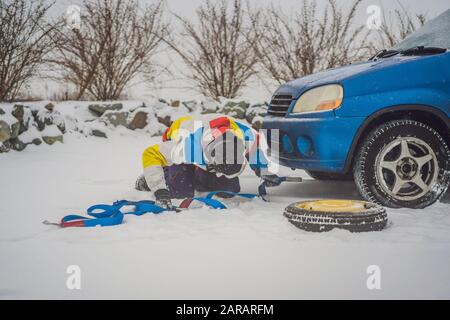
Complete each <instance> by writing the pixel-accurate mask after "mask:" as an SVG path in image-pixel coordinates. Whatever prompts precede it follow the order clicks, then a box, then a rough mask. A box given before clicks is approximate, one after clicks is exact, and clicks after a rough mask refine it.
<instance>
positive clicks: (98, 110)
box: [88, 103, 123, 117]
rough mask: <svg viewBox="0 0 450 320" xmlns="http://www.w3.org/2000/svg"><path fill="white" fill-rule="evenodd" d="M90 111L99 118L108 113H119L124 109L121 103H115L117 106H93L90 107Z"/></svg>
mask: <svg viewBox="0 0 450 320" xmlns="http://www.w3.org/2000/svg"><path fill="white" fill-rule="evenodd" d="M88 109H89V111H90V112H91V113H92V114H93V115H95V116H97V117H101V116H103V115H104V114H105V112H106V111H119V110H122V109H123V105H122V104H121V103H115V104H105V105H100V104H92V105H90V106H89V107H88Z"/></svg>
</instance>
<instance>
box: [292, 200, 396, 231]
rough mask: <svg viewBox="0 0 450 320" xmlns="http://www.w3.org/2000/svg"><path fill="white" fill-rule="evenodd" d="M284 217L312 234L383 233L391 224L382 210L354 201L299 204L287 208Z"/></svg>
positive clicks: (318, 201) (376, 206)
mask: <svg viewBox="0 0 450 320" xmlns="http://www.w3.org/2000/svg"><path fill="white" fill-rule="evenodd" d="M284 216H285V217H287V218H288V219H289V221H290V222H291V223H292V224H293V225H295V226H296V227H298V228H300V229H302V230H306V231H311V232H326V231H331V230H333V229H334V228H339V229H345V230H348V231H350V232H369V231H381V230H383V229H384V228H385V227H386V225H387V221H388V218H387V214H386V210H385V209H384V208H383V207H380V206H378V205H376V204H373V203H369V202H363V201H353V200H317V201H302V202H297V203H294V204H291V205H290V206H288V207H287V208H286V210H285V212H284Z"/></svg>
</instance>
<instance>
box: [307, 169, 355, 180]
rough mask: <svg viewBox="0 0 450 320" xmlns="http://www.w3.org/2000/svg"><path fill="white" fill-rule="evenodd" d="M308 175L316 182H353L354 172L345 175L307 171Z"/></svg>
mask: <svg viewBox="0 0 450 320" xmlns="http://www.w3.org/2000/svg"><path fill="white" fill-rule="evenodd" d="M306 173H307V174H308V175H309V176H310V177H311V178H313V179H314V180H319V181H351V180H353V172H351V173H347V174H344V173H329V172H318V171H306Z"/></svg>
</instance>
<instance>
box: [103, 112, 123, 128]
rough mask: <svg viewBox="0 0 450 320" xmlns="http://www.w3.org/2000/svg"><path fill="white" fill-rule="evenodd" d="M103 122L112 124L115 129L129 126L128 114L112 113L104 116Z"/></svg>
mask: <svg viewBox="0 0 450 320" xmlns="http://www.w3.org/2000/svg"><path fill="white" fill-rule="evenodd" d="M102 118H103V120H104V121H105V122H106V123H109V124H112V125H113V126H114V127H118V126H124V127H126V126H127V120H128V112H111V111H108V113H105V114H104V115H103V117H102Z"/></svg>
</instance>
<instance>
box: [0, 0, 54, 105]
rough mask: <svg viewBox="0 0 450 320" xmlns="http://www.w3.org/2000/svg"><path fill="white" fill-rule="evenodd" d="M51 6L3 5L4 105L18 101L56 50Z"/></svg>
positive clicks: (5, 1)
mask: <svg viewBox="0 0 450 320" xmlns="http://www.w3.org/2000/svg"><path fill="white" fill-rule="evenodd" d="M51 6H52V3H50V4H48V3H47V2H46V1H44V0H1V1H0V101H11V100H14V99H15V98H16V97H17V96H18V94H19V93H20V91H21V89H23V87H24V86H25V85H26V84H27V83H28V82H29V81H30V80H31V79H32V78H33V77H34V76H35V75H36V73H37V72H38V69H39V67H40V66H41V65H42V62H43V57H44V56H45V55H46V54H47V53H48V52H49V51H50V50H52V46H51V41H50V37H49V33H50V32H51V30H52V26H51V25H50V24H48V22H47V14H48V10H49V9H50V8H51Z"/></svg>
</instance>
